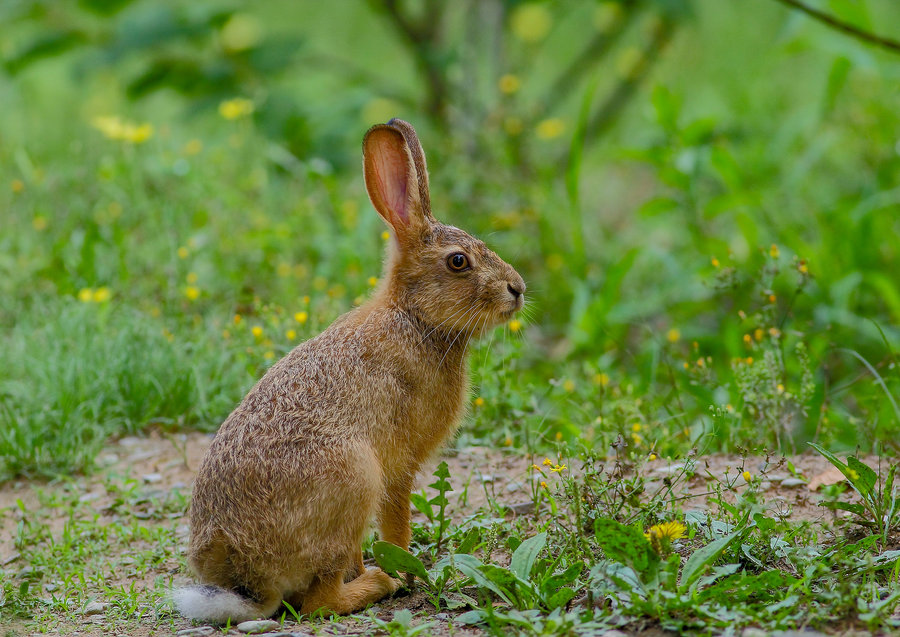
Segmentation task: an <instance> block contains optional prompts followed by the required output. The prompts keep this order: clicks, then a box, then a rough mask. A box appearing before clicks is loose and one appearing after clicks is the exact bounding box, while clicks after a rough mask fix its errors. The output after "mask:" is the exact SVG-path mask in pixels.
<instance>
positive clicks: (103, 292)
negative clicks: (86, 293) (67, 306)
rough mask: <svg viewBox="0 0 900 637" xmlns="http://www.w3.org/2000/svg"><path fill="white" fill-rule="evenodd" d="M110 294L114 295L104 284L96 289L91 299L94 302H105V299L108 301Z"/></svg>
mask: <svg viewBox="0 0 900 637" xmlns="http://www.w3.org/2000/svg"><path fill="white" fill-rule="evenodd" d="M110 296H112V293H111V292H110V291H109V288H108V287H105V286H104V287H102V288H97V289H96V290H94V293H93V295H92V298H91V300H92V301H93V302H94V303H103V302H105V301H108V300H109V298H110Z"/></svg>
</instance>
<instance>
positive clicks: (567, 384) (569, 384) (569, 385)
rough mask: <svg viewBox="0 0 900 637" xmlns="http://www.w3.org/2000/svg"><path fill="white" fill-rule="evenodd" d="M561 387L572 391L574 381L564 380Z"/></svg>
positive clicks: (573, 389)
mask: <svg viewBox="0 0 900 637" xmlns="http://www.w3.org/2000/svg"><path fill="white" fill-rule="evenodd" d="M563 389H564V390H566V391H567V392H573V391H575V381H572V380H566V381H565V382H564V383H563Z"/></svg>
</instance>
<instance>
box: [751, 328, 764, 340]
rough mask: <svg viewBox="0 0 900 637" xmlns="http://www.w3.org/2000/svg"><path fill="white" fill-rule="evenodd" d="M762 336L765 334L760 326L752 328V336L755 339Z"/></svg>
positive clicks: (760, 338) (759, 338)
mask: <svg viewBox="0 0 900 637" xmlns="http://www.w3.org/2000/svg"><path fill="white" fill-rule="evenodd" d="M763 336H765V332H763V331H762V328H760V327H757V328H756V329H755V330H753V338H755V339H756V340H757V341H761V340H763Z"/></svg>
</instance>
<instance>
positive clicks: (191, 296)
mask: <svg viewBox="0 0 900 637" xmlns="http://www.w3.org/2000/svg"><path fill="white" fill-rule="evenodd" d="M184 295H185V296H186V297H187V298H188V300H189V301H196V300H197V299H198V298H199V297H200V289H199V288H197V287H196V286H193V285H189V286H187V287H186V288H184Z"/></svg>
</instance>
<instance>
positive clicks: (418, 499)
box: [409, 493, 434, 522]
mask: <svg viewBox="0 0 900 637" xmlns="http://www.w3.org/2000/svg"><path fill="white" fill-rule="evenodd" d="M409 501H410V502H412V505H413V506H414V507H416V510H417V511H419V512H420V513H421V514H422V515H424V516H425V517H426V518H428V520H429V521H431V522H434V512H433V511H432V510H431V503H430V502H428V498H426V497H425V496H424V495H422V494H421V493H410V494H409Z"/></svg>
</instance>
